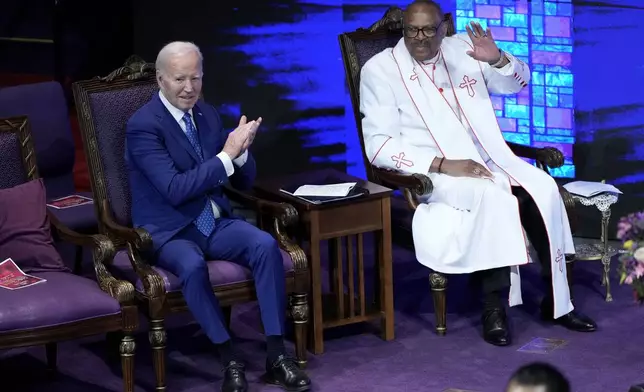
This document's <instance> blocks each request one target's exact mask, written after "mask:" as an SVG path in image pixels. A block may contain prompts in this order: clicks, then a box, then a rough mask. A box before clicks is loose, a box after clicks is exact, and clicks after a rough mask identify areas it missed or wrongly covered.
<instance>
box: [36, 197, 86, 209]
mask: <svg viewBox="0 0 644 392" xmlns="http://www.w3.org/2000/svg"><path fill="white" fill-rule="evenodd" d="M93 201H94V200H92V199H91V198H89V197H85V196H81V195H70V196H65V197H61V198H60V199H56V200H52V201H50V202H49V203H47V206H49V207H51V208H55V209H57V210H63V209H65V208H70V207H76V206H82V205H85V204H90V203H92V202H93Z"/></svg>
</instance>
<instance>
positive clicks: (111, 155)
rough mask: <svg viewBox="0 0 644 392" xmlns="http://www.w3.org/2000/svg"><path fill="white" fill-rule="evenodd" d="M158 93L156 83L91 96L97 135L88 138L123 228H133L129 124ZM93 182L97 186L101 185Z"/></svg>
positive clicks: (91, 116)
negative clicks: (127, 161)
mask: <svg viewBox="0 0 644 392" xmlns="http://www.w3.org/2000/svg"><path fill="white" fill-rule="evenodd" d="M157 91H158V87H157V84H156V83H154V82H152V83H137V84H133V85H131V86H127V87H123V88H119V89H111V90H107V91H105V90H103V91H95V92H92V91H90V92H89V93H88V98H89V105H88V106H89V111H90V113H89V116H90V118H91V122H92V124H93V125H94V133H93V135H92V134H91V133H90V134H89V135H88V137H89V138H90V140H91V139H92V138H94V142H95V143H96V147H97V151H96V154H97V155H98V159H99V161H100V164H101V166H102V169H103V178H102V180H103V181H99V183H102V185H103V186H104V187H105V194H106V195H107V201H108V202H109V205H110V207H111V209H112V211H111V212H112V215H113V217H114V219H115V220H116V221H117V222H118V223H120V224H122V225H128V226H129V225H131V217H130V205H131V204H130V203H131V195H130V184H129V182H128V181H129V180H128V174H127V167H126V165H125V125H126V124H127V121H128V120H129V119H130V117H131V116H132V115H133V114H134V112H136V111H137V110H138V109H139V108H140V107H141V106H143V105H144V104H145V103H146V102H148V101H149V100H150V99H152V96H153V95H154V94H155V93H156V92H157ZM92 181H93V182H94V183H95V185H96V183H97V182H96V181H95V180H94V179H92ZM99 186H100V184H99Z"/></svg>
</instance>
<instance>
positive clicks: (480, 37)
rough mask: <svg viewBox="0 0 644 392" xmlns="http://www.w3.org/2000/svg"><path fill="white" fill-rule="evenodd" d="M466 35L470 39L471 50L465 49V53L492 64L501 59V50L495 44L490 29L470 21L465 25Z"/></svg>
mask: <svg viewBox="0 0 644 392" xmlns="http://www.w3.org/2000/svg"><path fill="white" fill-rule="evenodd" d="M465 30H467V35H469V36H470V40H472V50H469V51H467V54H468V55H469V56H470V57H471V58H473V59H474V60H478V61H481V62H486V63H490V64H494V63H496V62H498V61H499V60H500V59H501V51H500V50H499V47H498V46H496V42H494V38H493V37H492V31H491V30H490V29H489V28H487V29H485V30H483V27H481V25H480V24H478V23H476V22H470V25H466V26H465Z"/></svg>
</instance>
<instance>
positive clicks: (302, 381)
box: [264, 355, 311, 392]
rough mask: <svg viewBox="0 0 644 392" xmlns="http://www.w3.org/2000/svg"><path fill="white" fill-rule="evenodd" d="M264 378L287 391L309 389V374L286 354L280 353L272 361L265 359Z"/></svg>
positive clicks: (298, 391)
mask: <svg viewBox="0 0 644 392" xmlns="http://www.w3.org/2000/svg"><path fill="white" fill-rule="evenodd" d="M264 380H265V381H266V382H267V383H268V384H273V385H277V386H279V387H281V388H282V389H283V390H285V391H288V392H303V391H308V390H310V389H311V379H309V376H307V375H306V373H304V371H303V370H302V369H300V367H299V366H297V364H296V363H295V361H294V360H293V359H291V358H289V357H287V356H286V355H280V356H279V357H277V359H276V360H275V361H274V362H273V363H270V362H268V361H266V375H264Z"/></svg>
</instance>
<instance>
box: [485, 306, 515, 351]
mask: <svg viewBox="0 0 644 392" xmlns="http://www.w3.org/2000/svg"><path fill="white" fill-rule="evenodd" d="M481 323H482V324H483V339H484V340H485V341H486V342H488V343H490V344H493V345H495V346H507V345H508V344H510V331H509V330H508V323H507V320H506V315H505V310H504V309H503V308H495V309H486V310H484V311H483V316H482V317H481Z"/></svg>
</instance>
